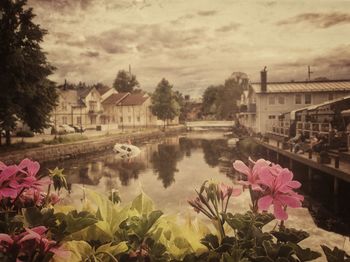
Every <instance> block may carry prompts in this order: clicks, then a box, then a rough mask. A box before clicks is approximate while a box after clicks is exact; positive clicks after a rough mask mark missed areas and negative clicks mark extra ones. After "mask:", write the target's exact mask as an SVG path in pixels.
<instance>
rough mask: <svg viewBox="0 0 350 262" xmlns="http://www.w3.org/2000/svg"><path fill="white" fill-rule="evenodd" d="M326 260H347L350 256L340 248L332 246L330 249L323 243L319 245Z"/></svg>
mask: <svg viewBox="0 0 350 262" xmlns="http://www.w3.org/2000/svg"><path fill="white" fill-rule="evenodd" d="M321 247H322V249H323V252H324V254H325V255H326V258H327V261H328V262H349V261H350V256H349V255H348V254H347V253H346V252H345V251H344V250H342V249H339V248H337V247H334V248H333V250H331V249H330V248H329V247H327V246H325V245H321Z"/></svg>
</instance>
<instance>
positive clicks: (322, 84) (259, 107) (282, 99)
mask: <svg viewBox="0 0 350 262" xmlns="http://www.w3.org/2000/svg"><path fill="white" fill-rule="evenodd" d="M346 95H350V80H327V81H303V82H267V72H266V71H262V72H261V82H260V83H252V84H251V92H249V93H248V94H246V96H247V97H246V98H242V99H241V101H242V102H243V103H244V104H241V108H242V107H243V108H242V109H244V106H243V105H245V107H246V110H241V112H240V114H239V119H240V122H241V124H243V125H245V126H246V127H247V128H250V129H252V130H253V131H254V132H261V133H266V132H268V131H271V128H272V126H273V124H274V123H275V122H276V120H277V119H278V117H279V116H280V115H281V114H284V113H287V112H290V111H293V110H295V109H300V108H303V107H307V106H310V105H314V104H320V103H322V102H325V101H328V100H333V99H336V98H340V97H343V96H346ZM254 101H255V107H254V106H253V105H254ZM249 105H250V110H248V108H249ZM243 119H244V120H243Z"/></svg>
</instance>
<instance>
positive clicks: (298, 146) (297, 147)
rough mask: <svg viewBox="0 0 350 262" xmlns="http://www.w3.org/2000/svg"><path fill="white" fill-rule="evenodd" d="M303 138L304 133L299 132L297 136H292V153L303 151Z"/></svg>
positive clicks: (301, 152) (304, 138)
mask: <svg viewBox="0 0 350 262" xmlns="http://www.w3.org/2000/svg"><path fill="white" fill-rule="evenodd" d="M305 140H306V137H305V135H304V133H302V132H301V133H300V134H299V135H298V136H296V137H294V138H293V141H294V146H293V147H294V153H296V154H298V153H300V154H303V153H304V146H305Z"/></svg>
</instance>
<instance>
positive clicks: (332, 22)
mask: <svg viewBox="0 0 350 262" xmlns="http://www.w3.org/2000/svg"><path fill="white" fill-rule="evenodd" d="M298 23H309V24H310V25H313V26H315V27H317V28H329V27H332V26H336V25H340V24H348V23H350V15H349V14H347V13H339V12H334V13H304V14H300V15H297V16H294V17H291V18H289V19H286V20H281V21H279V22H278V23H277V24H278V25H290V24H298Z"/></svg>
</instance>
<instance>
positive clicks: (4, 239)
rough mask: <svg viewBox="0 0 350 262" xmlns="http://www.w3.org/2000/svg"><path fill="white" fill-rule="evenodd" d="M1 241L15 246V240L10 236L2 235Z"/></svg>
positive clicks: (0, 235) (0, 236)
mask: <svg viewBox="0 0 350 262" xmlns="http://www.w3.org/2000/svg"><path fill="white" fill-rule="evenodd" d="M0 241H4V242H7V243H9V244H13V239H12V238H11V237H10V236H9V235H8V234H3V233H1V234H0Z"/></svg>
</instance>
